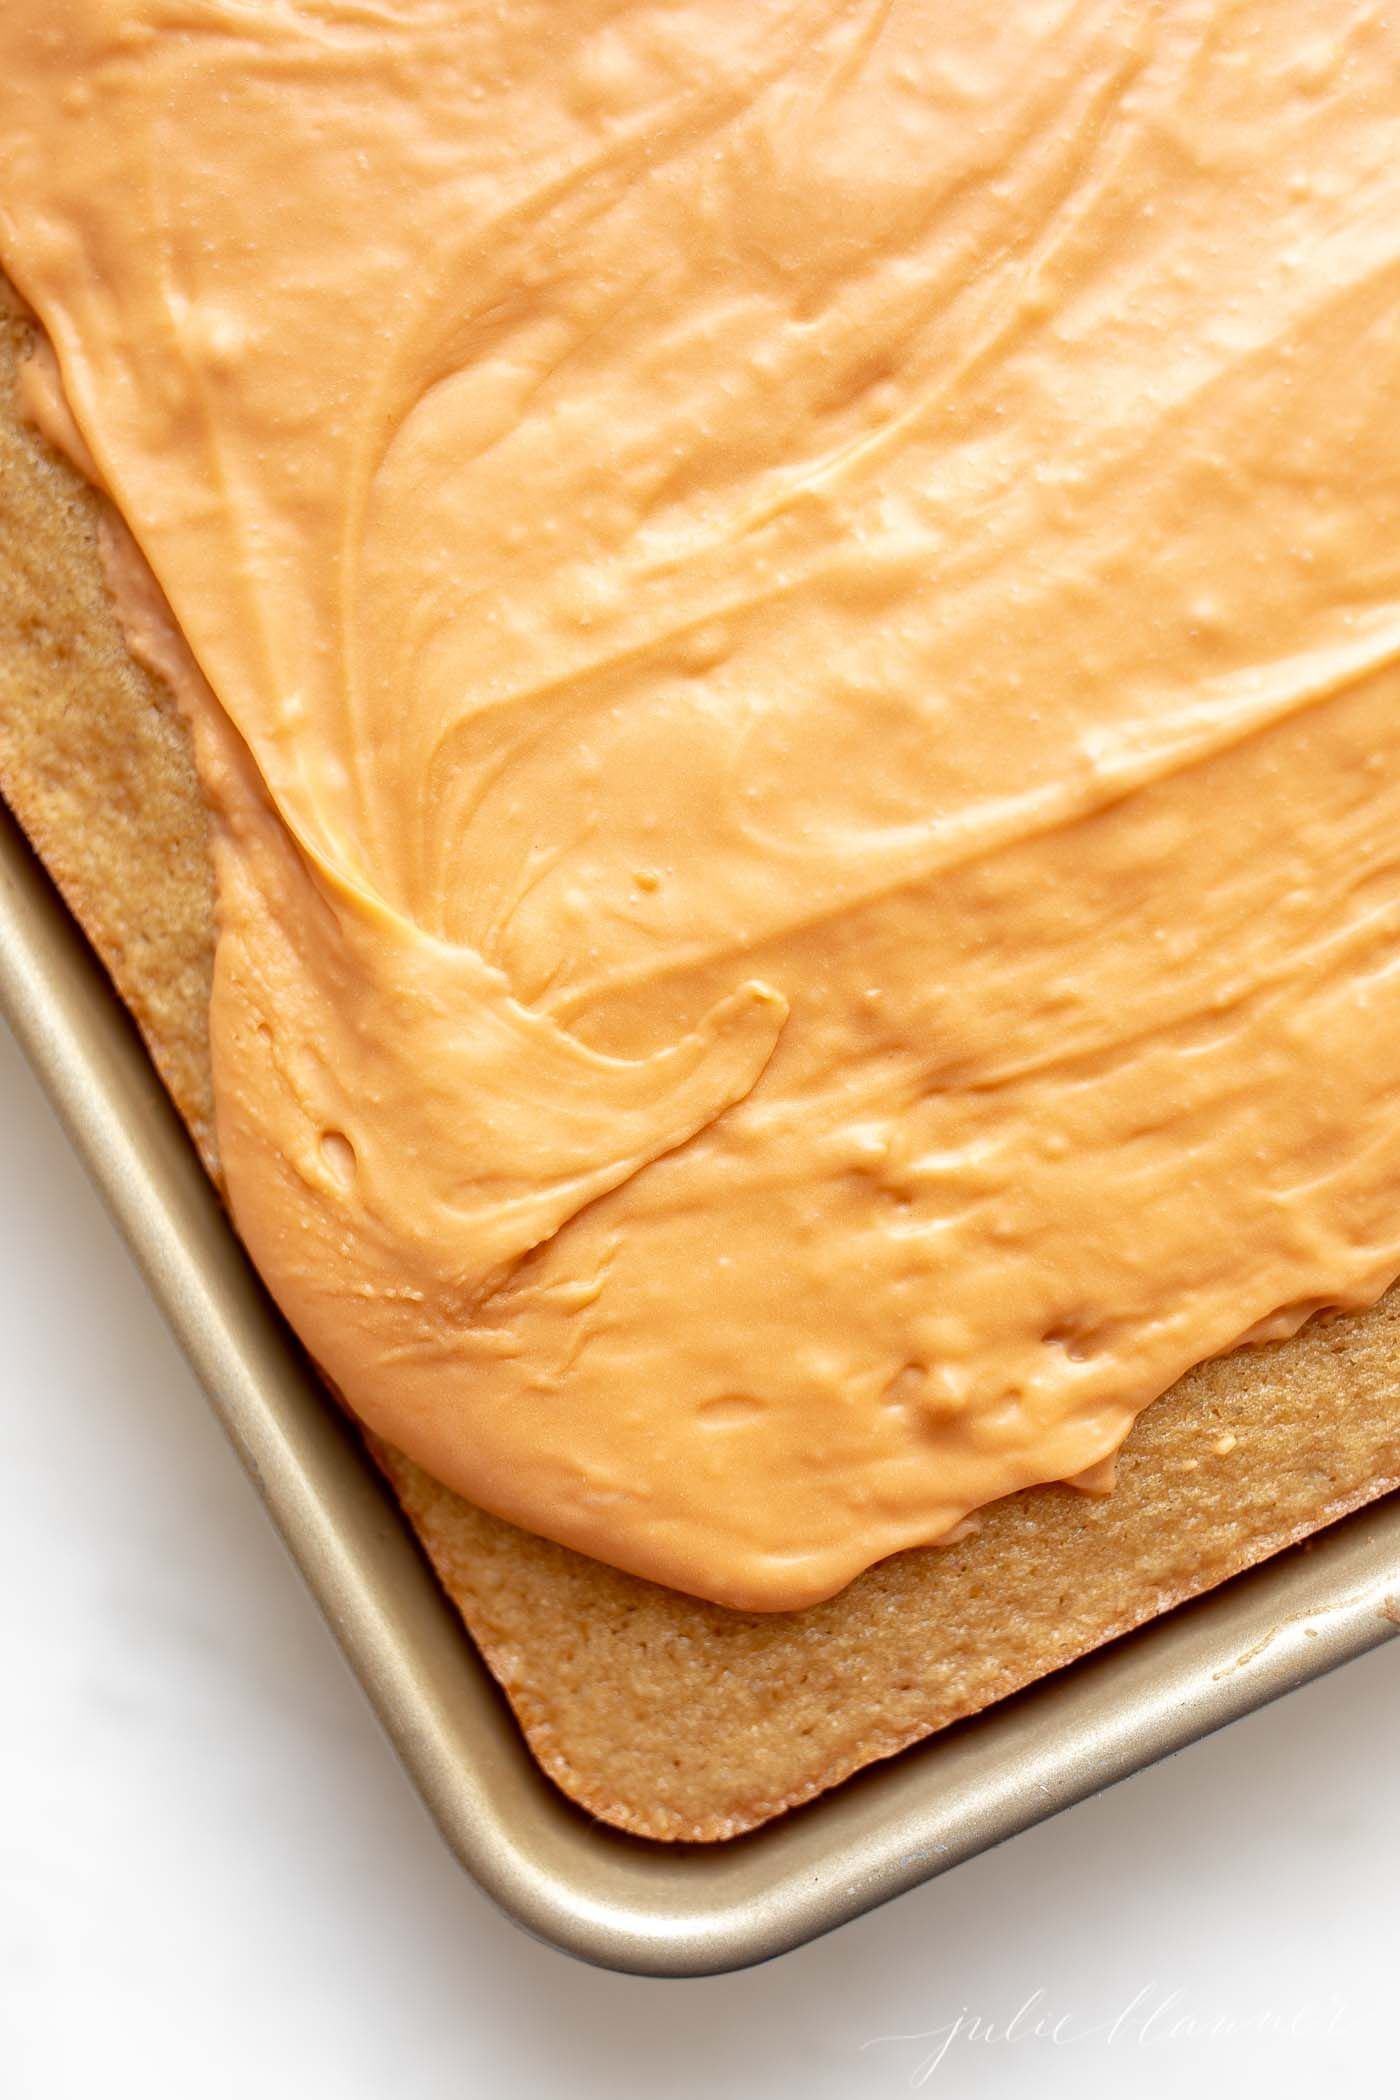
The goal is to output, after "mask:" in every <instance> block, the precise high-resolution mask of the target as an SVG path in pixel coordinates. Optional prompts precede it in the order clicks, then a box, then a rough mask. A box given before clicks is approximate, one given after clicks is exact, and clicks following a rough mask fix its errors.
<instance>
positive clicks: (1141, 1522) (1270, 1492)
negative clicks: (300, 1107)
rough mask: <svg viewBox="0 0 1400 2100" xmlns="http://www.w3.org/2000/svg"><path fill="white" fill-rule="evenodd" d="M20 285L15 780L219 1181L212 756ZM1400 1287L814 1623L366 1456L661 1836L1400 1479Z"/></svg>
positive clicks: (6, 359) (891, 1738)
mask: <svg viewBox="0 0 1400 2100" xmlns="http://www.w3.org/2000/svg"><path fill="white" fill-rule="evenodd" d="M31 329H32V323H31V321H30V319H29V317H28V315H27V314H26V312H25V310H24V309H23V307H22V305H21V303H20V302H19V300H18V298H17V297H16V296H15V295H14V294H13V293H12V292H11V291H10V290H9V288H8V286H6V285H4V284H3V280H0V788H2V789H3V792H4V795H5V799H6V800H7V802H8V803H9V804H10V806H11V808H12V809H13V810H14V812H15V814H16V816H17V817H18V819H19V821H20V823H21V824H22V825H23V827H24V829H25V831H26V832H27V834H28V836H29V837H30V839H31V840H32V842H33V843H34V845H35V847H36V849H37V850H38V852H39V854H40V855H41V857H42V858H43V860H44V862H45V864H46V865H47V867H48V868H49V870H50V872H51V873H52V875H53V876H54V878H55V880H56V882H57V884H58V886H59V888H60V889H61V890H62V892H63V894H64V896H65V898H66V900H67V902H68V904H69V905H70V907H71V908H72V910H73V911H74V913H75V916H76V917H77V918H78V920H79V921H80V923H81V924H82V925H83V927H84V929H85V931H86V933H87V935H88V937H89V939H90V940H91V941H92V943H93V945H94V947H95V948H96V949H97V951H98V953H99V954H100V956H101V957H102V959H103V961H104V963H105V964H106V966H107V968H108V970H109V971H110V973H111V975H112V978H113V981H114V982H115V984H116V986H117V989H118V991H119V992H120V994H121V996H122V998H123V1000H124V1002H125V1003H126V1005H127V1006H128V1008H129V1009H130V1010H131V1012H132V1014H133V1015H134V1017H135V1019H136V1021H137V1024H138V1026H139V1027H140V1029H141V1032H142V1034H143V1036H144V1038H145V1040H146V1042H147V1044H148V1046H149V1048H150V1050H151V1054H152V1056H153V1058H154V1060H155V1063H156V1065H157V1068H158V1069H159V1071H160V1073H161V1076H162V1078H163V1079H164V1081H165V1083H166V1085H167V1087H168V1088H169V1090H170V1092H171V1095H172V1097H173V1098H174V1101H175V1103H176V1106H177V1108H178V1109H179V1111H180V1113H181V1115H182V1117H183V1118H184V1120H185V1122H186V1124H187V1125H188V1127H189V1129H190V1132H191V1135H192V1137H193V1139H194V1141H195V1143H196V1144H197V1146H198V1147H199V1150H200V1153H201V1156H202V1158H203V1159H204V1162H205V1164H206V1166H207V1167H208V1169H209V1171H210V1173H211V1174H212V1175H213V1176H214V1178H215V1179H216V1180H217V1179H218V1152H217V1140H216V1134H215V1129H214V1119H213V1107H212V1098H211V1089H210V1080H209V1060H208V1031H207V1005H208V994H209V976H210V959H211V954H212V944H213V903H212V883H211V880H210V872H209V862H208V848H207V837H206V824H205V816H204V810H203V806H202V803H201V800H200V794H199V789H198V785H197V782H196V779H195V773H194V768H193V763H192V760H191V757H190V752H189V745H188V739H187V736H186V732H185V729H184V726H183V724H182V722H181V720H180V718H179V716H178V714H177V713H176V711H175V709H174V706H173V704H172V703H171V701H170V698H169V696H168V695H167V694H166V693H165V692H164V691H163V690H162V688H161V686H160V685H159V682H158V681H156V680H155V679H153V678H152V677H150V676H149V675H148V674H147V673H146V672H145V671H144V670H142V669H141V668H140V667H139V666H138V665H137V664H135V663H134V662H133V661H132V659H131V657H130V656H129V654H128V652H127V650H126V647H125V644H124V642H123V639H122V634H121V630H120V628H119V626H118V624H117V621H116V618H115V615H114V613H113V610H112V607H111V604H110V602H109V600H108V597H107V594H106V590H105V586H104V583H103V579H102V572H101V563H100V558H99V547H98V536H99V520H100V515H101V501H100V499H99V498H98V497H97V496H95V495H94V494H93V492H92V491H91V489H90V488H88V486H87V485H86V484H85V483H84V482H83V481H82V480H81V478H80V477H79V476H78V475H77V474H76V473H74V471H73V470H72V469H71V468H70V467H69V466H68V465H67V464H66V463H65V462H64V461H63V460H61V459H59V458H58V457H57V456H56V455H54V454H53V453H52V452H51V451H50V450H49V448H48V447H47V446H46V445H45V444H44V443H43V442H42V440H41V439H39V438H38V437H37V436H36V435H35V434H34V432H33V431H32V430H31V429H30V428H29V426H28V425H27V424H26V423H25V421H24V419H23V417H22V415H21V413H20V410H19V406H18V402H17V399H16V391H15V376H16V371H17V369H18V365H19V362H20V360H22V358H23V356H24V354H25V351H26V349H27V347H28V344H29V342H30V340H31ZM1397 1374H1400V1293H1397V1292H1392V1293H1391V1294H1390V1295H1389V1296H1388V1297H1387V1298H1385V1299H1384V1300H1382V1301H1381V1303H1380V1304H1379V1305H1377V1306H1375V1307H1373V1308H1371V1309H1370V1310H1369V1311H1367V1312H1363V1313H1360V1314H1351V1315H1346V1316H1342V1317H1336V1318H1330V1319H1324V1320H1318V1321H1314V1322H1313V1323H1311V1324H1310V1325H1309V1326H1308V1327H1306V1328H1304V1329H1303V1330H1302V1332H1301V1333H1299V1334H1298V1335H1296V1336H1294V1337H1293V1338H1291V1339H1290V1340H1288V1341H1285V1342H1280V1343H1275V1344H1272V1345H1269V1346H1266V1347H1261V1348H1255V1349H1248V1350H1239V1351H1236V1352H1235V1353H1234V1354H1233V1355H1231V1356H1229V1357H1227V1358H1224V1359H1221V1360H1219V1361H1217V1362H1215V1363H1212V1364H1207V1365H1204V1366H1202V1367H1201V1368H1200V1369H1198V1370H1196V1371H1194V1372H1192V1373H1191V1374H1189V1375H1188V1376H1187V1377H1186V1378H1184V1379H1182V1380H1181V1381H1180V1382H1179V1383H1178V1384H1177V1385H1176V1386H1175V1387H1174V1388H1173V1389H1172V1391H1171V1392H1170V1393H1168V1394H1166V1395H1165V1396H1164V1397H1163V1398H1162V1399H1161V1400H1160V1401H1158V1402H1156V1403H1155V1404H1154V1405H1153V1406H1152V1407H1151V1408H1149V1409H1148V1410H1147V1412H1146V1413H1145V1414H1144V1415H1143V1416H1142V1418H1141V1419H1140V1420H1139V1422H1138V1424H1137V1426H1136V1428H1135V1429H1134V1431H1133V1433H1132V1434H1131V1436H1130V1437H1129V1439H1128V1442H1127V1444H1126V1445H1125V1446H1124V1449H1123V1451H1122V1453H1121V1455H1120V1458H1119V1461H1118V1469H1117V1473H1118V1477H1117V1485H1116V1487H1115V1489H1114V1490H1113V1492H1112V1493H1111V1494H1109V1495H1105V1496H1090V1495H1087V1494H1083V1493H1079V1492H1076V1491H1075V1490H1073V1489H1070V1488H1066V1487H1060V1486H1056V1487H1048V1488H1037V1489H1033V1490H1030V1491H1028V1492H1026V1493H1022V1494H1018V1495H1015V1496H1012V1497H1010V1498H1008V1499H1007V1500H1006V1501H1004V1502H1002V1503H998V1504H996V1505H995V1506H994V1507H992V1508H990V1509H988V1510H987V1511H986V1512H984V1514H983V1515H982V1517H981V1519H980V1521H979V1522H978V1523H977V1525H976V1527H975V1528H974V1529H972V1530H971V1531H969V1533H968V1534H967V1535H966V1536H964V1537H962V1538H961V1539H959V1540H957V1541H956V1542H954V1543H951V1544H947V1545H943V1546H939V1547H933V1548H925V1549H921V1550H916V1551H913V1552H908V1553H903V1554H900V1555H897V1556H896V1557H895V1558H893V1559H892V1560H889V1561H886V1562H883V1563H882V1564H880V1565H879V1566H877V1567H875V1568H872V1569H870V1570H869V1571H868V1572H867V1573H866V1574H864V1575H862V1576H861V1577H859V1578H858V1579H857V1580H856V1581H855V1582H853V1583H852V1584H850V1585H849V1587H848V1588H847V1589H845V1590H843V1591H842V1592H841V1593H840V1594H839V1595H838V1596H837V1597H834V1598H832V1599H831V1600H829V1601H828V1602H827V1603H824V1604H820V1605H816V1606H814V1607H812V1608H810V1609H808V1610H806V1611H802V1612H796V1613H783V1614H773V1613H743V1612H734V1611H729V1610H726V1609H724V1608H723V1607H720V1606H717V1605H712V1604H707V1603H705V1602H702V1601H700V1600H698V1599H695V1598H692V1597H687V1596H683V1595H681V1594H679V1593H678V1592H675V1591H671V1590H666V1589H662V1588H659V1587H657V1586H656V1585H654V1584H651V1583H648V1582H644V1581H642V1580H640V1579H638V1578H636V1577H633V1576H629V1575H625V1574H621V1573H619V1572H617V1571H616V1570H614V1569H611V1568H608V1567H605V1566H603V1565H602V1564H601V1563H599V1562H596V1561H593V1560H589V1559H586V1558H585V1557H584V1556H582V1555H580V1554H577V1553H574V1552H571V1551H569V1550H568V1549H567V1548H564V1547H560V1546H556V1545H554V1544H551V1543H550V1542H548V1541H546V1540H544V1539H542V1538H537V1537H535V1536H533V1535H530V1534H527V1533H525V1532H522V1531H520V1530H518V1529H517V1528H516V1527H514V1526H512V1525H510V1524H508V1523H505V1522H503V1521H501V1520H500V1519H498V1518H495V1517H492V1516H488V1515H486V1514H485V1513H483V1512H482V1511H480V1510H477V1509H475V1508H473V1507H472V1506H470V1505H469V1504H467V1503H466V1502H464V1501H463V1500H461V1498H460V1497H458V1496H456V1495H454V1494H452V1493H450V1492H449V1491H448V1490H447V1489H445V1488H442V1487H440V1486H439V1485H438V1484H437V1483H435V1482H434V1481H432V1480H430V1479H429V1478H428V1476H427V1475H426V1474H424V1473H423V1472H422V1471H421V1469H420V1468H418V1467H417V1466H415V1465H413V1464H412V1463H411V1462H410V1461H409V1460H407V1459H405V1458H403V1457H402V1456H401V1455H400V1454H399V1453H397V1452H395V1451H394V1450H392V1449H391V1448H389V1447H388V1446H386V1445H384V1444H382V1443H380V1442H374V1443H372V1445H371V1448H372V1450H373V1452H374V1456H375V1458H376V1459H377V1461H378V1463H379V1464H380V1466H381V1467H382V1468H383V1470H384V1472H385V1473H386V1475H387V1476H388V1478H389V1480H390V1481H391V1483H392V1485H393V1487H394V1490H395V1492H396V1494H397V1496H398V1498H399V1501H400V1503H401V1504H402V1506H403V1508H404V1511H405V1514H406V1516H407V1518H408V1520H409V1521H410V1523H411V1524H412V1525H413V1527H414V1530H415V1532H416V1533H417V1535H418V1537H419V1539H420V1541H421V1542H422V1544H423V1547H424V1549H425V1551H426V1552H427V1553H428V1555H429V1557H430V1559H431V1561H432V1563H433V1565H434V1567H435V1568H436V1570H437V1572H438V1575H439V1577H440V1578H441V1580H442V1582H443V1584H444V1586H445V1587H446V1589H447V1590H448V1592H449V1594H450V1595H451V1596H452V1598H453V1600H454V1602H455V1603H456V1605H457V1607H458V1609H459V1610H460V1611H461V1614H462V1616H463V1618H464V1620H465V1622H466V1624H467V1626H468V1628H469V1630H470V1632H471V1634H472V1636H473V1638H474V1639H475V1641H476V1643H477V1645H478V1647H479V1648H480V1650H481V1652H482V1654H483V1656H484V1657H485V1660H486V1662H487V1664H488V1666H489V1668H490V1669H491V1671H492V1672H493V1674H494V1675H495V1677H496V1678H497V1679H498V1681H499V1682H500V1683H501V1685H502V1686H503V1688H504V1690H505V1692H506V1694H507V1696H508V1698H509V1699H510V1702H511V1704H512V1706H513V1708H514V1710H515V1712H516V1714H517V1716H518V1718H519V1720H520V1723H521V1726H522V1728H523V1730H524V1732H525V1735H526V1737H527V1739H528V1741H529V1743H530V1746H531V1749H532V1750H533V1752H534V1754H535V1756H536V1757H537V1759H538V1760H539V1762H540V1764H541V1765H542V1767H543V1768H544V1769H545V1771H546V1772H548V1773H549V1775H550V1776H551V1778H553V1779H554V1780H555V1781H556V1782H557V1783H558V1784H559V1786H560V1787H561V1788H562V1789H563V1790H564V1791H565V1792H566V1793H567V1794H569V1795H570V1796H572V1798H573V1799H574V1800H576V1801H577V1802H579V1803H580V1804H581V1805H582V1806H583V1807H584V1808H585V1809H587V1810H588V1811H589V1812H591V1813H592V1814H594V1815H596V1816H598V1817H600V1818H602V1819H603V1820H605V1821H607V1822H610V1823H613V1824H616V1825H617V1826H619V1827H621V1828H623V1829H626V1830H629V1831H632V1832H634V1833H636V1834H638V1835H641V1836H644V1837H648V1838H654V1839H663V1840H682V1839H684V1840H713V1839H722V1838H726V1837H730V1836H733V1835H736V1834H738V1833H739V1832H741V1831H744V1830H748V1829H752V1828H753V1827H755V1826H756V1825H758V1824H760V1823H762V1822H764V1821H766V1820H767V1819H769V1818H770V1817H772V1816H774V1815H777V1814H779V1813H781V1812H782V1811H784V1810H786V1809H788V1808H791V1807H794V1806H796V1805H798V1804H799V1803H801V1802H803V1801H806V1800H809V1799H810V1798H812V1797H813V1796H814V1795H817V1794H819V1793H821V1792H823V1791H824V1790H825V1789H827V1788H829V1787H831V1786H833V1785H835V1784H837V1783H838V1782H839V1781H840V1780H842V1779H844V1778H846V1777H848V1776H849V1775H850V1774H851V1773H853V1772H855V1771H856V1770H858V1769H860V1768H861V1767H862V1766H863V1765H866V1764H869V1763H871V1762H873V1761H875V1760H876V1759H879V1758H882V1757H886V1756H890V1755H892V1754H894V1753H895V1752H897V1751H899V1750H902V1749H904V1748H906V1747H907V1746H908V1745H910V1744H912V1743H914V1742H916V1741H918V1740H919V1739H920V1738H922V1737H925V1736H927V1735H929V1734H930V1733H932V1732H933V1731H934V1730H936V1729H938V1728H941V1727H943V1726H946V1725H947V1724H948V1723H950V1722H952V1721H954V1720H957V1719H959V1718H962V1717H964V1716H966V1715H968V1714H971V1713H974V1712H976V1711H978V1710H979V1709H980V1708H982V1707H985V1706H986V1705H988V1704H989V1703H990V1702H992V1701H993V1700H995V1699H998V1698H1001V1697H1003V1696H1005V1695H1007V1694H1008V1693H1010V1692H1012V1691H1014V1690H1016V1689H1018V1688H1019V1687H1021V1686H1023V1685H1025V1684H1028V1683H1030V1682H1032V1681H1034V1680H1035V1679H1037V1678H1039V1677H1042V1676H1044V1675H1045V1674H1046V1673H1047V1672H1049V1671H1051V1670H1054V1669H1057V1668H1059V1667H1062V1666H1063V1665H1065V1664H1067V1663H1069V1662H1070V1661H1072V1660H1074V1659H1075V1658H1076V1657H1078V1656H1081V1655H1083V1654H1085V1653H1087V1652H1089V1651H1090V1650H1091V1649H1093V1648H1095V1647H1097V1646H1099V1645H1101V1644H1102V1643H1103V1642H1105V1641H1108V1640H1111V1639H1113V1638H1115V1637H1116V1636H1118V1635H1120V1634H1122V1633H1125V1632H1127V1631H1128V1630H1130V1629H1131V1628H1132V1627H1134V1626H1137V1625H1140V1624H1142V1623H1143V1622H1144V1621H1146V1620H1148V1619H1150V1618H1152V1617H1154V1616H1155V1615H1157V1614H1158V1613H1160V1612H1162V1611H1165V1610H1168V1609H1170V1608H1171V1607H1173V1606H1174V1605H1176V1604H1178V1603H1180V1602H1182V1601H1184V1600H1185V1599H1187V1598H1189V1597H1192V1596H1195V1595H1197V1594H1199V1593H1200V1592H1202V1591H1204V1590H1207V1589H1209V1588H1211V1587H1212V1586H1214V1585H1215V1584H1216V1583H1218V1582H1220V1581H1222V1580H1224V1579H1226V1578H1227V1577H1228V1576H1230V1575H1232V1574H1234V1573H1236V1572H1238V1571H1239V1570H1240V1569H1242V1568H1245V1567H1248V1566H1250V1565H1252V1564H1254V1563H1256V1562H1258V1561H1260V1560H1263V1559H1265V1558H1266V1557H1267V1556H1268V1555H1270V1554H1272V1553H1275V1552H1278V1551H1280V1550H1281V1549H1282V1548H1284V1547H1286V1546H1288V1545H1291V1544H1293V1543H1295V1542H1296V1541H1298V1540H1299V1539H1302V1538H1305V1537H1307V1536H1308V1535H1309V1534H1310V1533H1312V1532H1314V1531H1316V1530H1317V1529H1318V1528H1320V1527H1321V1526H1322V1525H1325V1524H1327V1523H1330V1522H1332V1521H1334V1520H1335V1519H1336V1518H1338V1517H1340V1516H1342V1515H1344V1514H1345V1513H1346V1512H1347V1511H1349V1510H1351V1509H1354V1508H1356V1507H1358V1506H1359V1505H1361V1504H1363V1503H1365V1502H1367V1501H1370V1500H1372V1499H1373V1498H1375V1497H1376V1496H1379V1495H1381V1494H1383V1493H1385V1492H1387V1491H1388V1490H1390V1489H1391V1488H1393V1487H1394V1486H1396V1485H1397V1484H1400V1410H1397V1408H1396V1405H1395V1400H1394V1393H1395V1390H1396V1383H1397Z"/></svg>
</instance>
